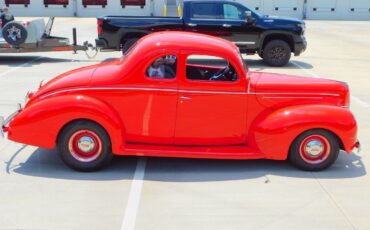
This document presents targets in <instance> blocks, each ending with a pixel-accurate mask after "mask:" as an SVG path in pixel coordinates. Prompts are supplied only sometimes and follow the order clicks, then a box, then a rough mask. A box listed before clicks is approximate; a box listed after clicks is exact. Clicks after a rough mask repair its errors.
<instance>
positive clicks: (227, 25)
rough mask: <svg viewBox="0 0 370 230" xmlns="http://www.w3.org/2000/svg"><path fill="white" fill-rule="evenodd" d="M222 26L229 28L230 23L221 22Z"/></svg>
mask: <svg viewBox="0 0 370 230" xmlns="http://www.w3.org/2000/svg"><path fill="white" fill-rule="evenodd" d="M222 27H226V28H230V27H231V25H230V24H222Z"/></svg>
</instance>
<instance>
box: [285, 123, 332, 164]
mask: <svg viewBox="0 0 370 230" xmlns="http://www.w3.org/2000/svg"><path fill="white" fill-rule="evenodd" d="M338 155H339V141H338V138H337V137H335V136H334V135H333V134H332V133H330V132H328V131H326V130H322V129H314V130H309V131H307V132H304V133H303V134H301V135H300V136H298V137H297V138H296V139H295V140H294V142H293V144H292V145H291V147H290V150H289V161H290V162H291V163H292V164H293V165H294V166H296V167H297V168H300V169H303V170H306V171H321V170H324V169H326V168H328V167H330V166H331V165H332V164H333V163H334V162H335V161H336V160H337V158H338Z"/></svg>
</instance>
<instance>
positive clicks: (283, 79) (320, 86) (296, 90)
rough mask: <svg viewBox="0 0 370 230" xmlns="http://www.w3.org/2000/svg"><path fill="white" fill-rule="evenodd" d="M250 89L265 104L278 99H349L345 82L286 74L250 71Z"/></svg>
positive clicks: (334, 101) (335, 101)
mask: <svg viewBox="0 0 370 230" xmlns="http://www.w3.org/2000/svg"><path fill="white" fill-rule="evenodd" d="M251 90H252V91H254V92H255V93H256V95H257V97H259V100H260V101H261V102H262V104H264V105H267V106H271V105H272V104H274V103H277V102H279V101H285V102H286V101H296V102H297V103H303V102H304V101H306V102H307V103H309V102H310V103H311V102H312V99H315V103H316V102H317V103H330V104H336V105H345V104H346V103H347V101H348V100H349V89H348V85H347V84H346V83H343V82H340V81H334V80H329V79H323V78H313V77H301V76H292V75H286V74H274V73H257V72H254V73H251ZM328 98H329V99H328Z"/></svg>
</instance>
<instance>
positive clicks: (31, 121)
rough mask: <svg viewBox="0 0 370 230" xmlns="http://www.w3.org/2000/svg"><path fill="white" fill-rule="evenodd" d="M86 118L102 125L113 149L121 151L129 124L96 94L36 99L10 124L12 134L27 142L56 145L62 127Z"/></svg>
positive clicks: (41, 145)
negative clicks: (95, 95)
mask: <svg viewBox="0 0 370 230" xmlns="http://www.w3.org/2000/svg"><path fill="white" fill-rule="evenodd" d="M80 119H86V120H91V121H93V122H96V123H98V124H99V125H101V126H102V127H103V128H104V129H105V130H106V131H107V133H108V135H109V137H110V139H111V142H112V151H113V152H114V153H121V152H122V149H123V144H124V143H125V140H124V137H125V131H124V130H125V128H124V125H123V123H122V121H121V119H120V117H119V115H118V113H117V112H116V111H115V110H114V109H113V108H112V107H110V106H109V105H108V104H107V103H105V102H103V101H101V100H98V99H96V98H93V97H86V96H81V95H61V96H54V97H49V98H45V99H42V100H38V101H34V102H32V103H31V104H30V105H27V106H26V107H25V109H24V110H22V111H21V112H20V113H19V114H18V115H17V116H16V117H15V118H14V119H13V120H12V122H11V123H10V124H9V133H8V138H9V139H11V140H13V141H16V142H20V143H25V144H30V145H35V146H39V147H44V148H54V147H55V144H56V141H57V137H58V134H59V132H60V131H61V129H62V128H63V127H64V126H65V125H66V124H68V123H70V122H72V121H74V120H80Z"/></svg>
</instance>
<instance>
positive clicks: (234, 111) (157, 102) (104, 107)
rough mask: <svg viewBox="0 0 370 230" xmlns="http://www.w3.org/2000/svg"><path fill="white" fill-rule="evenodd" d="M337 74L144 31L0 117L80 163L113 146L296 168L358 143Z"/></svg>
mask: <svg viewBox="0 0 370 230" xmlns="http://www.w3.org/2000/svg"><path fill="white" fill-rule="evenodd" d="M349 98H350V95H349V90H348V86H347V84H345V83H342V82H338V81H332V80H325V79H316V78H307V77H298V76H288V75H280V74H271V73H262V72H251V71H249V70H248V68H247V66H246V65H245V63H244V62H243V60H242V57H241V55H240V53H239V50H238V48H237V47H236V46H235V45H234V44H233V43H231V42H228V41H226V40H223V39H221V38H215V37H211V36H207V35H200V34H194V33H186V32H161V33H153V34H151V35H148V36H146V37H144V38H142V39H141V40H139V41H138V42H137V43H136V45H135V46H133V47H132V48H131V49H130V50H129V51H128V52H127V54H126V55H125V56H123V57H122V58H121V59H117V60H113V61H110V62H107V63H102V64H98V65H93V66H88V67H84V68H80V69H77V70H73V71H70V72H67V73H64V74H62V75H60V76H58V77H56V78H54V79H53V80H51V81H49V82H48V83H46V84H45V85H43V86H41V87H40V88H39V89H38V90H37V92H33V93H29V94H28V99H27V102H26V104H25V106H24V108H21V109H19V110H18V111H17V112H16V113H15V114H14V115H12V116H10V117H9V118H8V119H6V120H5V121H3V126H2V131H3V132H7V134H8V138H9V139H10V140H12V141H16V142H20V143H25V144H29V145H35V146H40V147H42V148H54V147H55V146H57V148H58V151H59V154H60V156H61V157H62V159H63V161H64V162H65V163H66V164H67V165H68V166H70V167H72V168H73V169H76V170H80V171H92V170H97V169H100V168H102V167H103V166H106V165H107V164H108V163H109V161H110V160H111V159H112V155H113V154H116V155H136V156H160V157H190V158H216V159H273V160H286V159H289V160H290V161H291V162H292V163H293V164H294V165H295V166H297V167H299V168H301V169H304V170H313V171H316V170H322V169H325V168H327V167H329V166H330V165H332V164H333V163H334V161H335V160H336V159H337V157H338V154H339V151H340V149H343V150H344V151H346V152H347V153H351V152H352V150H353V149H354V148H355V147H359V143H358V141H357V125H356V121H355V118H354V116H353V115H352V113H351V111H350V110H349Z"/></svg>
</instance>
